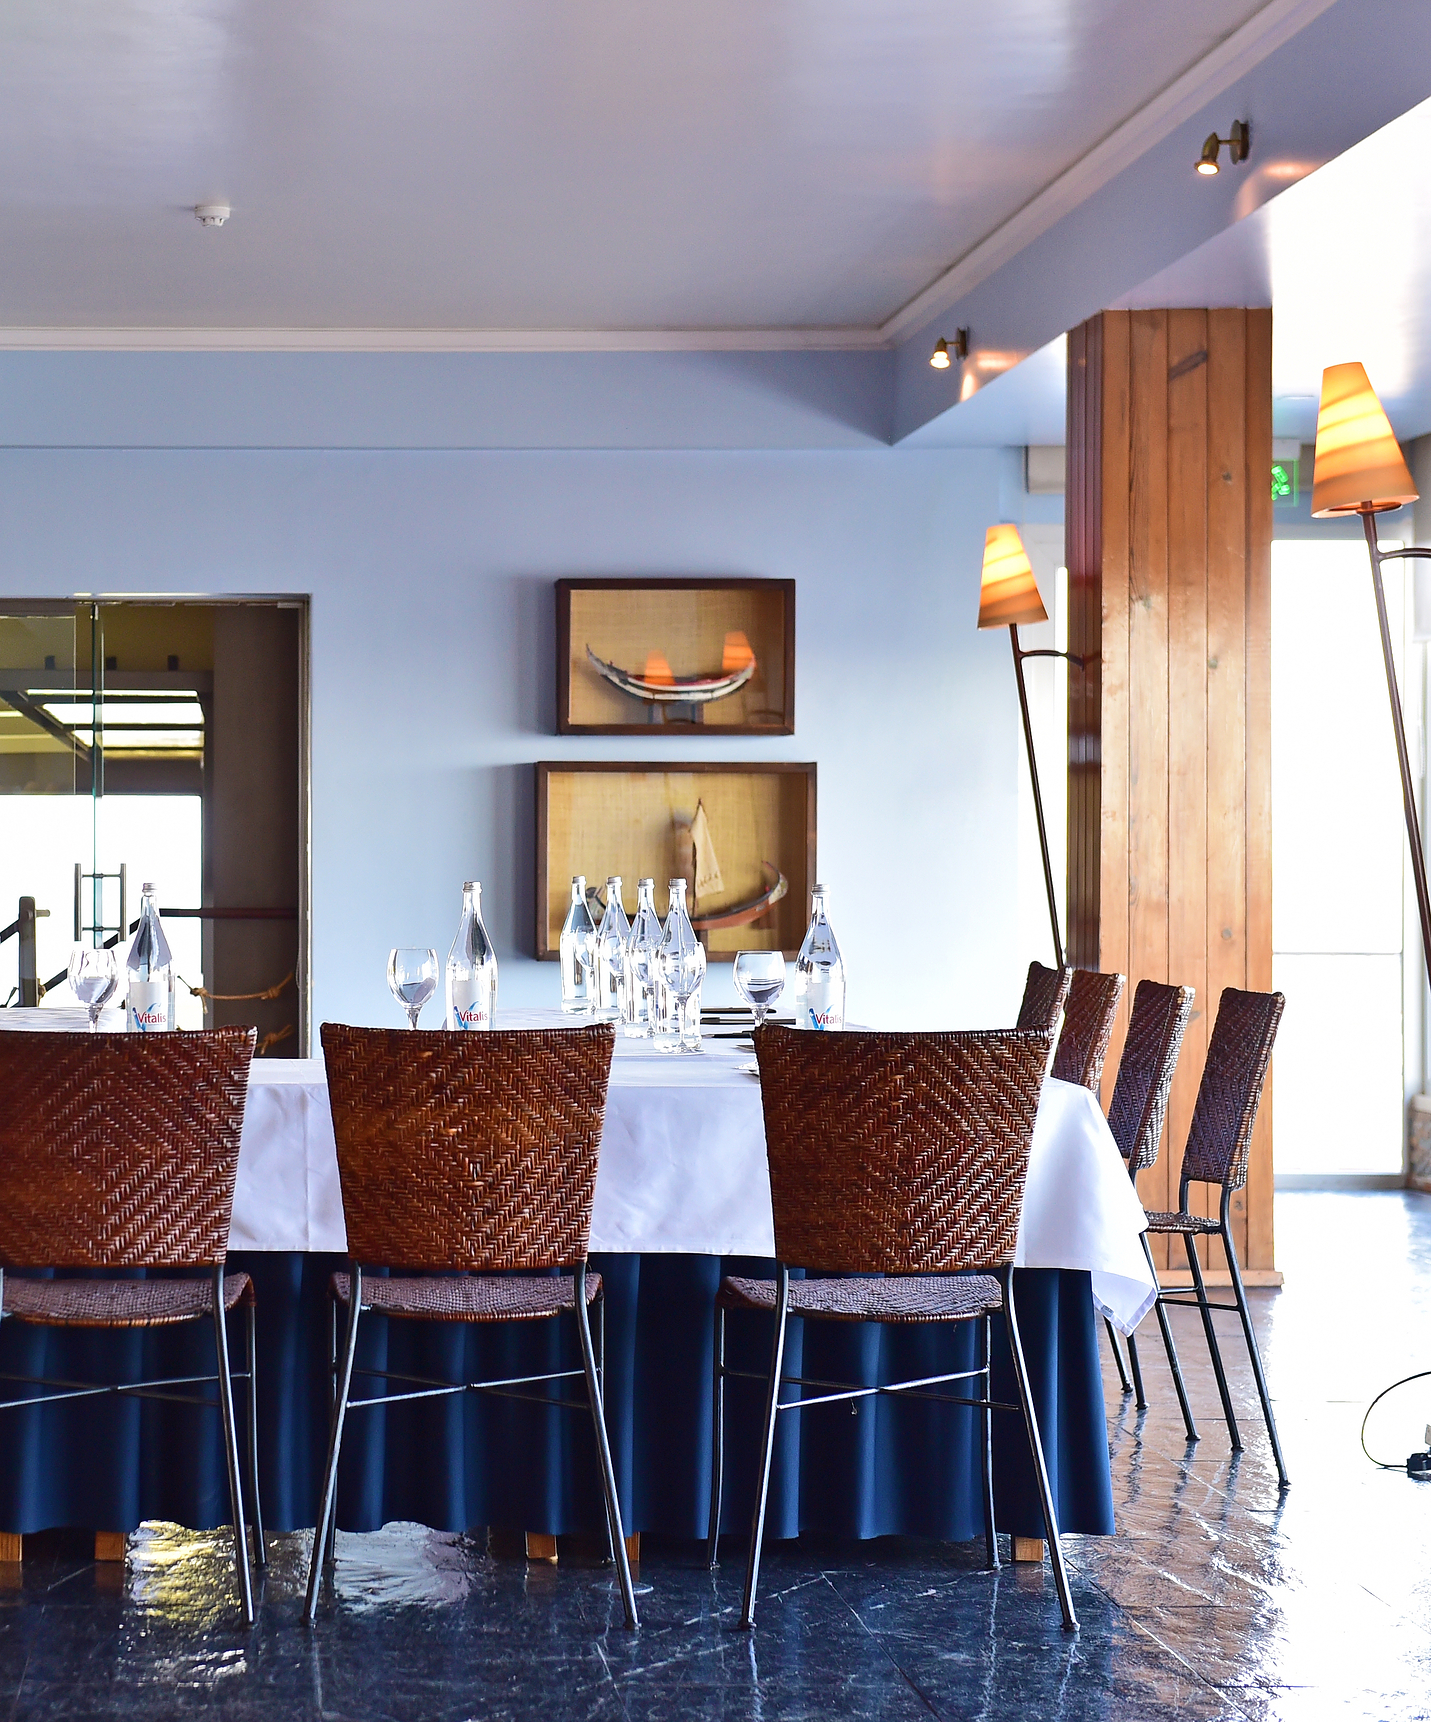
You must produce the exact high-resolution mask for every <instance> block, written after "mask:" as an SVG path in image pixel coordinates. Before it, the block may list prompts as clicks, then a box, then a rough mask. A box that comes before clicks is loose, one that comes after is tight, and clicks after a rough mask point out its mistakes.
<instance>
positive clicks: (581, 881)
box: [571, 873, 586, 890]
mask: <svg viewBox="0 0 1431 1722" xmlns="http://www.w3.org/2000/svg"><path fill="white" fill-rule="evenodd" d="M571 882H572V884H573V885H580V886H581V887H582V889H583V890H585V888H586V874H585V873H573V874H572V876H571Z"/></svg>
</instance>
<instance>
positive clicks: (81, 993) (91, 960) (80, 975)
mask: <svg viewBox="0 0 1431 1722" xmlns="http://www.w3.org/2000/svg"><path fill="white" fill-rule="evenodd" d="M118 985H119V965H118V964H117V963H116V962H115V960H114V951H113V950H112V949H111V948H110V947H109V946H104V945H102V946H100V948H99V949H98V950H96V949H95V948H94V947H93V946H92V945H76V946H75V948H74V949H73V950H72V951H71V952H70V990H71V992H73V993H74V995H75V997H76V998H77V999H78V1000H79V1002H80V1003H81V1004H82V1005H83V1006H84V1007H85V1009H86V1010H87V1011H88V1012H89V1029H90V1033H91V1034H98V1033H99V1013H100V1012H101V1011H102V1010H103V1009H104V1007H105V1005H106V1004H108V1003H109V1001H110V999H112V998H113V997H114V993H115V989H116V988H117V987H118Z"/></svg>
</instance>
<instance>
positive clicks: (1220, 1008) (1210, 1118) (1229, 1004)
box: [1182, 987, 1287, 1190]
mask: <svg viewBox="0 0 1431 1722" xmlns="http://www.w3.org/2000/svg"><path fill="white" fill-rule="evenodd" d="M1286 1002H1287V1001H1286V1000H1285V999H1284V998H1283V996H1282V994H1281V993H1244V992H1238V991H1237V989H1236V988H1235V987H1227V988H1225V989H1224V991H1223V995H1222V997H1221V998H1220V999H1219V1000H1218V1004H1217V1021H1216V1022H1215V1023H1214V1024H1213V1025H1212V1038H1211V1039H1210V1040H1209V1041H1208V1043H1207V1063H1206V1064H1205V1065H1204V1066H1203V1072H1202V1081H1201V1083H1200V1084H1199V1085H1198V1091H1197V1104H1196V1105H1195V1106H1194V1107H1193V1117H1192V1125H1191V1127H1190V1128H1189V1130H1188V1144H1187V1147H1186V1148H1185V1149H1184V1150H1183V1169H1182V1176H1183V1178H1184V1179H1189V1178H1191V1179H1194V1180H1196V1181H1198V1182H1200V1183H1204V1184H1221V1185H1222V1186H1223V1187H1224V1188H1225V1189H1228V1190H1240V1189H1241V1188H1242V1186H1243V1185H1244V1184H1245V1183H1246V1182H1247V1156H1248V1153H1249V1151H1250V1150H1251V1147H1252V1127H1253V1125H1254V1124H1255V1123H1256V1122H1257V1108H1258V1106H1259V1105H1260V1104H1261V1101H1262V1089H1263V1087H1264V1085H1265V1083H1266V1081H1267V1066H1268V1064H1269V1063H1270V1062H1271V1058H1272V1042H1273V1041H1274V1040H1276V1038H1277V1025H1278V1023H1280V1022H1281V1020H1282V1007H1283V1006H1284V1005H1285V1004H1286Z"/></svg>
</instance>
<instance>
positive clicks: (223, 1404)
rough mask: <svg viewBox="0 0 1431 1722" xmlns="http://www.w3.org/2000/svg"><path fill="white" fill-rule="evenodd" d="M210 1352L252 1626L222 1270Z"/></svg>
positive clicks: (237, 1560) (242, 1588)
mask: <svg viewBox="0 0 1431 1722" xmlns="http://www.w3.org/2000/svg"><path fill="white" fill-rule="evenodd" d="M213 1288H214V1349H215V1351H216V1352H217V1353H218V1364H219V1417H220V1419H221V1421H222V1422H223V1426H224V1454H225V1457H226V1458H227V1459H228V1465H229V1504H230V1506H231V1507H232V1509H233V1521H234V1565H235V1566H236V1568H237V1569H238V1587H239V1600H240V1602H241V1603H242V1604H243V1618H244V1623H245V1624H246V1625H248V1626H252V1625H253V1620H254V1614H253V1574H252V1573H251V1572H250V1570H249V1564H248V1527H247V1525H246V1524H245V1523H244V1516H243V1483H242V1481H241V1479H240V1476H239V1444H238V1424H237V1423H236V1422H235V1420H234V1383H233V1376H232V1375H231V1374H230V1372H229V1331H228V1318H227V1314H226V1312H225V1310H224V1269H223V1263H222V1262H220V1263H219V1264H218V1266H217V1267H215V1269H214V1275H213Z"/></svg>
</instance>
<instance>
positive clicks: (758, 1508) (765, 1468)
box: [740, 1262, 790, 1628]
mask: <svg viewBox="0 0 1431 1722" xmlns="http://www.w3.org/2000/svg"><path fill="white" fill-rule="evenodd" d="M775 1271H776V1275H777V1278H776V1282H775V1342H774V1345H773V1346H772V1348H771V1353H770V1382H769V1385H768V1388H767V1391H766V1395H765V1432H764V1434H763V1435H762V1437H761V1442H760V1472H759V1475H758V1476H757V1479H756V1485H755V1511H754V1514H753V1515H752V1517H751V1521H750V1552H749V1554H748V1556H747V1557H746V1563H745V1596H744V1598H743V1599H742V1602H741V1606H740V1624H741V1626H742V1627H746V1628H749V1627H752V1626H754V1625H755V1587H756V1584H757V1582H758V1581H759V1578H760V1547H761V1544H762V1542H763V1541H764V1539H765V1504H766V1501H767V1499H768V1497H769V1494H770V1462H771V1460H772V1458H773V1457H774V1455H775V1420H776V1416H777V1414H778V1410H779V1406H780V1378H781V1375H782V1374H783V1373H784V1369H785V1328H786V1324H787V1322H788V1320H789V1315H790V1270H789V1268H787V1267H786V1265H785V1263H784V1262H777V1263H776V1265H775Z"/></svg>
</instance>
